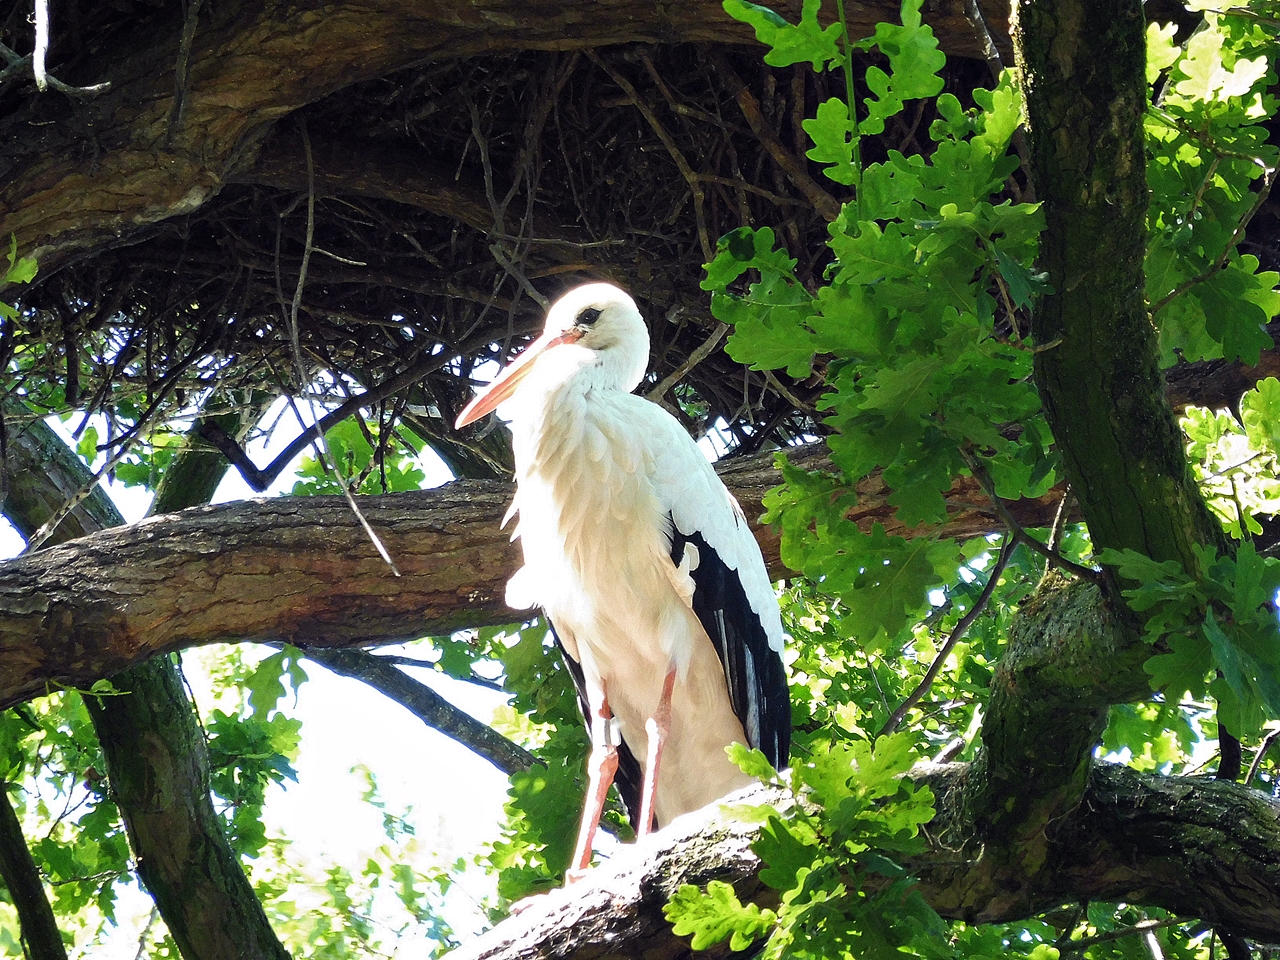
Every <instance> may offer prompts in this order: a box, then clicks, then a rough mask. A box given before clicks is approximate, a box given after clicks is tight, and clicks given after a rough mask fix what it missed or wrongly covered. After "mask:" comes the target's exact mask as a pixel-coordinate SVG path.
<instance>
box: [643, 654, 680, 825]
mask: <svg viewBox="0 0 1280 960" xmlns="http://www.w3.org/2000/svg"><path fill="white" fill-rule="evenodd" d="M675 686H676V665H675V664H674V663H673V664H672V665H671V668H670V669H669V670H668V671H667V679H666V680H665V681H664V682H663V684H662V696H661V697H660V698H659V699H658V709H657V710H655V711H654V714H653V716H652V717H650V718H649V719H648V720H646V721H645V724H644V729H645V732H646V733H647V734H648V735H649V761H648V763H646V764H645V767H644V789H643V791H642V792H641V797H642V800H641V803H640V830H639V835H640V836H642V837H643V836H644V835H645V834H647V833H651V832H653V817H654V811H653V803H654V798H655V796H656V795H657V792H658V765H659V764H660V763H661V762H662V746H663V744H665V743H666V742H667V737H668V735H669V734H670V733H671V692H672V691H673V690H674V689H675Z"/></svg>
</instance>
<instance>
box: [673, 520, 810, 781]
mask: <svg viewBox="0 0 1280 960" xmlns="http://www.w3.org/2000/svg"><path fill="white" fill-rule="evenodd" d="M688 543H691V544H693V545H694V547H696V548H697V551H698V565H697V567H695V568H694V569H693V571H692V572H691V573H690V576H692V577H693V583H694V591H693V612H694V613H695V614H696V615H697V617H698V620H699V621H700V622H701V623H702V627H703V629H704V630H706V631H707V636H709V637H710V638H711V642H712V643H713V644H715V648H716V653H718V654H719V655H720V664H721V666H723V667H724V675H725V680H726V681H727V682H728V685H729V702H730V703H731V704H732V705H733V712H734V713H735V714H736V715H737V717H738V719H739V720H740V721H742V729H743V730H744V731H745V732H746V735H747V745H748V746H751V747H755V748H757V749H758V750H760V752H761V753H763V754H764V755H765V758H766V759H768V761H769V762H770V763H771V764H773V766H774V768H775V769H778V770H781V769H782V768H783V767H785V766H787V758H788V756H789V752H790V749H791V700H790V697H789V695H788V693H787V675H786V672H785V671H784V670H783V668H782V658H781V657H780V656H779V655H778V653H777V652H776V651H774V650H772V649H770V648H769V637H768V636H767V635H766V634H765V632H764V627H762V626H761V625H760V619H759V618H758V617H757V616H756V615H755V612H754V611H753V610H752V609H751V604H750V603H748V602H747V595H746V593H745V592H744V591H743V589H742V581H741V580H739V579H738V574H737V571H735V570H730V569H729V567H728V566H726V565H725V563H724V561H723V560H721V559H720V556H719V554H717V553H716V552H715V550H713V549H712V548H711V547H710V546H709V545H708V544H707V541H706V540H704V539H703V538H702V535H701V534H699V533H691V534H688V535H686V534H683V533H681V532H680V531H679V530H676V529H675V524H674V520H673V523H672V539H671V560H672V562H673V563H675V564H676V565H677V566H679V564H680V562H681V561H682V560H683V559H684V552H685V544H688Z"/></svg>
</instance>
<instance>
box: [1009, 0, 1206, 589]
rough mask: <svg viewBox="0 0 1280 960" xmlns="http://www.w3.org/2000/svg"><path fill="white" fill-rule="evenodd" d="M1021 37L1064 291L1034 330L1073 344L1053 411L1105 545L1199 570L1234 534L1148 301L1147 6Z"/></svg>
mask: <svg viewBox="0 0 1280 960" xmlns="http://www.w3.org/2000/svg"><path fill="white" fill-rule="evenodd" d="M1100 24H1106V29H1105V30H1103V29H1099V25H1100ZM1018 25H1019V26H1018V31H1017V34H1016V37H1015V40H1016V42H1017V43H1018V45H1019V53H1020V58H1021V62H1022V63H1023V64H1024V66H1025V70H1026V77H1027V85H1026V96H1027V113H1028V123H1029V126H1030V128H1031V133H1032V136H1031V144H1032V152H1031V155H1032V176H1033V178H1034V180H1035V183H1036V193H1037V196H1038V197H1039V198H1040V200H1041V201H1043V203H1044V211H1045V220H1046V229H1045V232H1044V234H1043V236H1042V238H1041V243H1040V258H1039V266H1040V268H1041V269H1043V270H1044V271H1045V272H1046V273H1047V274H1048V277H1049V283H1050V284H1051V285H1052V288H1053V290H1054V293H1053V294H1052V295H1050V296H1046V297H1044V298H1043V299H1042V300H1041V302H1040V303H1039V305H1038V306H1037V308H1036V311H1035V317H1034V322H1033V328H1032V331H1033V335H1034V336H1035V339H1036V342H1038V343H1041V344H1049V343H1054V342H1055V341H1061V343H1060V344H1059V345H1058V346H1057V347H1055V348H1053V349H1048V350H1043V351H1041V352H1040V353H1037V354H1036V364H1035V376H1036V383H1037V385H1038V386H1039V387H1040V393H1041V396H1042V397H1043V399H1044V404H1045V411H1046V413H1047V415H1048V418H1049V422H1050V425H1051V426H1052V428H1053V431H1054V436H1055V438H1056V440H1057V444H1058V448H1059V450H1061V452H1062V457H1063V465H1064V468H1065V470H1066V474H1067V478H1068V479H1069V480H1070V481H1071V484H1072V489H1073V490H1074V491H1075V493H1076V496H1077V497H1078V498H1079V502H1080V509H1081V511H1082V513H1083V515H1084V517H1085V518H1086V520H1087V521H1088V524H1089V532H1090V536H1091V537H1092V538H1093V543H1094V544H1095V545H1096V546H1097V547H1098V548H1099V549H1103V548H1107V547H1111V548H1115V549H1117V550H1120V549H1124V548H1126V547H1127V548H1132V549H1134V550H1138V551H1140V552H1142V553H1145V554H1147V555H1148V556H1150V557H1153V558H1155V559H1157V560H1169V559H1172V560H1178V561H1180V562H1181V563H1182V564H1183V566H1184V567H1185V568H1186V569H1187V570H1194V569H1196V560H1195V557H1194V554H1193V553H1192V551H1191V544H1192V543H1195V542H1203V543H1219V542H1221V540H1222V531H1221V527H1220V525H1219V524H1218V522H1217V521H1216V520H1215V519H1214V518H1213V516H1212V515H1211V514H1210V513H1209V511H1208V508H1207V507H1206V506H1205V504H1204V500H1203V499H1202V498H1201V496H1200V493H1199V491H1198V490H1197V489H1196V486H1195V484H1194V483H1193V482H1192V480H1191V476H1190V469H1189V467H1188V465H1187V460H1186V454H1185V452H1184V450H1183V441H1182V435H1181V433H1180V432H1179V430H1178V427H1177V424H1176V423H1175V422H1174V418H1173V414H1172V412H1171V410H1170V407H1169V404H1168V403H1167V402H1166V400H1165V397H1164V382H1163V378H1162V377H1161V374H1160V370H1159V367H1158V349H1157V344H1156V331H1155V329H1154V327H1153V326H1152V324H1151V321H1150V319H1149V318H1148V316H1147V309H1146V304H1145V303H1144V299H1143V292H1144V289H1145V288H1144V284H1143V259H1144V254H1145V251H1146V229H1147V225H1146V212H1147V179H1146V158H1145V155H1144V152H1143V133H1142V116H1143V113H1144V111H1145V108H1146V99H1147V83H1146V77H1145V73H1144V70H1145V63H1146V57H1145V43H1146V41H1145V34H1144V28H1145V21H1144V19H1143V13H1142V6H1141V4H1138V3H1123V4H1115V3H1110V2H1103V0H1097V2H1057V3H1046V2H1025V0H1024V2H1023V3H1021V4H1020V5H1019V8H1018Z"/></svg>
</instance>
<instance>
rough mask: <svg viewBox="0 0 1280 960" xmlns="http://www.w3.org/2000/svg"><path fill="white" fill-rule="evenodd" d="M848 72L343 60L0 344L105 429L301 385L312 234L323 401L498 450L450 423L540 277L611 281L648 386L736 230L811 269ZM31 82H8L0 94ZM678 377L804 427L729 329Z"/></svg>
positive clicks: (791, 431) (677, 344) (874, 146)
mask: <svg viewBox="0 0 1280 960" xmlns="http://www.w3.org/2000/svg"><path fill="white" fill-rule="evenodd" d="M23 12H24V11H23V10H20V9H17V8H15V9H14V10H12V11H11V12H10V14H9V16H8V19H7V21H6V22H5V23H4V30H3V40H4V43H5V44H6V45H7V46H9V47H10V48H12V49H13V50H15V51H17V52H18V53H26V52H28V50H29V49H30V43H31V40H30V27H29V25H27V23H26V22H25V19H24V17H23V16H21V14H22V13H23ZM172 15H173V14H172V12H171V11H168V10H165V9H164V7H161V6H158V5H155V4H150V3H145V2H143V3H137V4H127V3H124V2H123V0H119V2H116V3H113V4H100V5H87V4H80V5H79V6H78V8H77V9H75V10H73V11H71V12H70V13H69V14H68V15H67V18H66V19H67V21H69V22H73V23H74V24H75V29H74V30H68V31H63V32H62V33H60V34H58V35H57V36H56V38H55V39H56V40H57V41H58V42H57V43H56V44H55V47H54V48H53V50H52V51H51V57H50V63H51V65H53V67H54V68H55V71H56V72H58V73H59V74H60V75H65V76H73V75H74V74H75V71H76V68H77V64H78V63H79V62H80V60H81V59H82V58H83V57H85V56H87V55H88V53H87V51H88V47H86V46H85V43H84V41H83V39H82V38H84V37H89V36H95V37H98V38H99V39H98V40H95V42H94V44H93V46H94V47H95V48H96V47H98V45H99V44H103V43H110V42H113V41H112V37H113V36H114V37H117V38H118V39H120V40H123V38H125V37H126V36H129V37H137V36H138V35H139V31H140V30H141V29H142V28H141V27H140V26H139V24H140V23H142V24H143V25H144V26H145V24H146V19H145V18H146V17H148V16H150V17H153V18H155V19H156V21H157V22H160V21H162V20H164V19H165V18H166V17H169V16H172ZM102 38H105V39H102ZM24 45H25V46H24ZM168 69H171V67H170V66H169V65H157V70H168ZM947 70H948V73H947V81H948V88H949V89H950V90H952V91H953V92H955V93H956V94H957V95H958V96H960V97H961V99H962V101H966V102H967V101H968V91H969V90H970V89H971V88H972V87H973V86H974V85H976V84H978V83H984V84H985V83H989V80H990V77H989V74H988V68H987V65H985V64H982V63H980V62H976V61H971V60H962V59H953V60H952V61H951V63H950V65H949V66H948V68H947ZM837 86H839V87H840V89H837ZM842 87H843V84H842V81H841V79H840V78H839V77H837V76H832V75H817V76H815V75H814V74H813V73H812V72H811V71H809V70H808V69H807V68H806V67H803V66H802V67H798V68H794V69H783V70H776V69H772V68H768V67H765V66H764V65H763V64H762V63H761V61H760V56H759V52H758V51H757V50H754V49H752V50H746V49H741V48H727V47H710V46H692V45H672V46H625V47H612V48H603V49H600V50H598V51H587V52H568V53H562V52H542V53H524V54H520V55H517V56H502V57H496V56H495V57H481V58H472V59H466V60H461V61H457V62H451V63H447V64H427V65H424V66H421V67H419V68H415V69H411V70H404V71H400V72H397V73H394V74H391V75H388V76H385V77H381V78H378V79H375V80H372V81H368V82H364V83H359V84H353V85H351V86H349V87H346V88H345V89H342V90H341V91H339V92H337V93H335V94H332V95H330V96H328V97H326V98H324V99H321V100H318V101H316V102H314V103H312V104H310V105H309V106H307V107H305V108H303V109H301V110H298V111H296V112H294V113H293V114H291V115H289V116H286V117H283V118H281V119H280V120H279V121H278V122H277V123H276V124H275V126H274V129H273V130H272V131H271V132H270V134H269V136H268V137H267V138H266V139H265V141H264V142H262V143H261V144H255V145H254V147H255V150H254V152H253V155H252V156H249V157H247V158H246V161H245V163H244V164H243V165H242V168H241V169H240V170H239V172H238V174H237V175H236V176H235V177H234V178H233V181H234V182H231V183H228V184H227V185H225V186H224V187H223V188H222V189H221V191H220V192H218V193H217V194H216V196H214V197H213V199H211V200H209V201H207V202H205V203H203V204H202V205H200V206H199V207H198V208H197V209H196V210H195V211H194V212H193V213H190V214H188V215H186V216H181V217H173V218H170V219H167V220H163V221H161V222H160V223H158V224H156V225H153V226H150V227H147V228H145V229H144V230H143V231H142V232H141V233H139V234H137V235H134V236H130V237H128V238H127V245H125V244H121V245H116V246H112V247H110V248H106V249H95V250H93V251H91V252H90V253H88V254H85V255H81V256H80V257H79V258H78V259H75V260H73V261H71V262H68V263H66V264H65V265H63V266H61V267H60V268H57V269H56V270H55V271H53V272H50V273H46V274H43V275H41V276H40V277H38V278H37V282H36V283H35V284H34V285H33V286H32V287H31V288H29V289H26V290H23V291H22V293H21V300H20V306H21V308H22V310H23V314H22V318H21V322H20V323H19V324H17V325H15V326H14V327H11V328H8V329H10V331H11V333H12V334H13V335H11V336H10V337H7V338H5V340H6V342H4V343H3V345H0V352H3V354H4V357H3V359H4V360H5V362H6V363H8V362H10V360H11V358H12V357H13V356H14V355H15V354H14V352H13V351H17V353H18V355H19V356H20V357H26V358H27V360H26V363H27V370H28V376H27V377H26V378H25V380H24V382H23V383H21V384H18V385H16V386H19V387H21V388H22V389H24V390H25V391H26V392H27V394H28V399H32V400H35V401H37V402H38V403H40V404H42V405H43V406H45V407H48V408H50V409H55V410H62V409H70V408H77V409H81V410H88V411H90V412H104V413H106V414H107V415H108V418H109V419H110V420H111V422H112V423H113V424H115V426H113V431H112V432H113V436H112V437H110V438H108V444H111V445H118V444H119V443H121V442H122V441H123V442H128V441H130V440H131V439H132V438H133V437H134V436H135V433H136V434H145V432H146V431H147V430H148V429H149V428H150V427H151V426H152V425H154V424H156V423H158V422H161V421H162V420H164V419H166V418H167V417H169V416H170V415H172V414H174V413H175V412H177V411H180V410H182V409H184V408H186V409H189V404H190V403H191V402H192V400H193V398H194V399H198V398H199V397H201V396H203V395H204V393H205V392H206V391H208V390H209V389H210V388H215V387H216V388H217V389H218V390H219V391H221V393H222V394H223V395H224V396H229V397H236V398H239V400H240V402H247V401H248V399H249V398H250V397H251V396H255V395H256V396H259V397H260V396H261V395H262V394H263V393H268V394H271V395H275V394H279V393H281V392H287V393H294V394H296V393H297V392H298V391H299V387H300V384H299V382H298V381H299V379H300V377H299V374H298V365H297V363H296V362H295V357H294V355H293V350H292V347H291V336H290V315H291V312H292V306H293V301H294V299H295V295H296V293H297V291H298V288H299V282H298V281H299V272H300V268H301V265H302V263H303V260H304V251H305V250H306V249H307V236H308V233H309V231H310V233H311V235H312V240H311V250H310V256H309V258H308V262H307V269H306V273H305V278H304V283H303V285H302V289H301V297H300V300H299V302H298V310H297V335H298V340H299V346H300V349H301V354H302V358H303V364H304V366H305V367H306V377H307V378H311V379H312V381H313V383H314V382H317V381H316V380H315V378H316V377H317V376H318V375H320V374H328V376H327V377H323V376H322V377H319V380H318V382H319V383H321V384H324V385H325V386H322V387H321V390H322V392H325V393H327V394H328V396H327V397H326V398H325V399H327V400H330V401H337V402H341V401H343V400H346V399H347V398H348V397H349V395H351V394H353V393H359V392H360V391H361V390H362V389H367V390H373V391H374V394H373V397H374V398H375V399H376V402H373V401H371V402H370V403H369V404H368V409H371V410H376V411H377V412H378V413H379V414H380V415H383V416H387V417H391V416H399V417H401V418H407V420H406V422H407V423H408V424H409V425H410V427H411V428H412V429H413V430H415V432H417V433H419V434H420V435H422V436H423V438H424V439H427V440H428V441H429V442H430V443H431V444H432V445H433V446H435V447H436V449H437V450H439V451H440V452H441V453H442V454H443V455H445V457H446V459H447V460H449V461H450V462H451V463H452V464H453V465H454V466H455V468H456V469H457V470H459V472H462V473H472V474H473V475H474V474H475V473H476V472H479V473H488V472H492V471H493V470H494V469H499V470H500V469H501V467H502V463H503V457H502V455H501V453H500V451H498V452H495V451H496V450H497V448H496V447H495V446H494V445H493V444H489V445H487V446H486V445H485V444H484V443H483V442H481V441H479V440H478V439H477V436H476V434H475V433H474V432H472V431H468V432H466V433H465V434H464V435H461V436H460V435H457V434H455V432H454V431H453V428H452V420H453V416H454V414H455V412H456V411H457V409H458V408H460V406H461V405H462V404H463V403H464V402H465V400H466V398H467V397H468V396H469V395H470V392H471V388H472V385H473V384H474V382H476V378H473V374H474V373H475V372H476V368H477V366H479V365H482V364H485V363H486V362H488V361H493V360H497V361H505V359H507V358H508V357H509V356H510V355H511V353H512V352H513V351H514V350H516V349H518V348H519V347H520V346H521V344H522V343H524V342H525V341H526V340H527V339H528V338H529V336H530V335H531V334H532V333H533V332H534V331H536V330H537V329H538V328H539V327H540V325H541V319H542V307H541V305H540V304H539V303H538V302H536V300H535V296H541V297H543V298H547V299H554V297H555V296H556V295H558V294H559V293H560V292H562V291H563V290H564V289H566V288H567V287H569V286H571V285H574V284H576V283H579V282H582V281H585V280H591V279H608V280H612V281H614V282H616V283H618V284H620V285H622V286H624V287H626V288H627V289H628V290H629V291H630V292H631V293H632V294H633V295H634V296H635V297H636V299H637V300H638V301H639V303H640V305H641V309H642V311H643V312H644V314H645V316H646V318H647V320H648V322H649V324H650V329H651V334H652V340H653V357H652V362H651V366H650V378H651V382H657V381H660V380H663V379H664V378H667V377H669V376H670V375H671V374H673V373H674V372H679V371H682V370H684V368H685V367H686V366H687V362H688V360H689V358H690V355H691V354H693V353H694V352H695V351H696V350H697V348H698V347H699V346H700V345H702V344H703V343H704V342H705V341H707V340H708V338H709V337H712V336H713V335H714V334H715V333H716V332H718V330H717V328H718V324H717V322H716V321H715V320H714V318H712V317H711V315H710V313H709V309H708V296H707V295H706V294H705V293H704V292H703V291H701V290H700V288H699V281H700V280H701V278H702V264H703V263H704V262H705V261H706V260H707V259H708V258H709V257H710V256H711V255H712V254H713V253H714V247H715V243H716V238H718V237H720V236H721V235H723V234H724V233H726V232H727V231H729V230H732V229H734V228H736V227H738V226H742V225H752V226H758V225H771V226H773V227H774V228H775V229H776V230H777V232H778V236H779V238H780V240H781V241H782V242H783V243H785V244H786V246H787V248H788V249H789V251H790V252H791V254H792V255H793V256H795V257H796V258H797V260H798V264H797V268H796V269H797V275H798V276H799V277H800V279H801V280H802V281H803V282H804V283H806V284H807V285H809V286H810V287H811V288H814V287H816V285H817V284H818V283H819V282H820V280H821V276H822V271H823V268H824V267H825V266H826V263H827V259H826V248H825V245H824V241H825V239H826V235H827V221H828V220H829V219H830V218H831V217H832V216H834V214H835V212H836V211H837V210H838V205H839V203H840V202H841V201H842V200H843V199H845V194H844V193H843V191H844V188H842V187H839V186H837V185H836V184H833V183H831V182H830V181H827V180H825V179H824V178H823V177H822V175H821V172H820V170H819V169H818V168H817V166H816V165H814V164H812V163H810V162H809V161H807V160H806V159H805V158H804V152H805V149H806V147H807V146H808V140H807V136H806V135H805V134H804V132H803V130H802V129H801V127H800V122H801V120H802V119H803V118H804V117H806V116H811V115H812V113H813V111H814V109H815V108H816V105H817V104H818V103H819V102H821V101H823V100H825V99H826V98H828V97H830V96H836V95H841V94H842V93H843V89H842ZM33 96H35V93H34V89H33V85H32V84H31V83H30V82H22V81H21V80H20V79H14V78H11V79H10V80H9V82H7V83H6V84H5V85H4V87H3V88H0V117H4V116H10V117H11V118H14V117H17V116H19V115H21V114H22V113H23V112H24V111H26V110H27V109H28V104H29V101H30V99H31V98H32V97H33ZM45 96H49V94H45ZM931 119H932V116H931V115H930V113H929V112H928V108H927V107H926V106H925V105H922V104H918V105H914V106H911V107H909V109H908V110H907V111H906V112H905V113H904V114H903V115H901V116H899V117H898V118H896V119H895V121H894V122H893V123H892V124H891V125H890V127H889V129H888V130H887V131H886V132H885V134H884V135H883V136H882V137H880V138H878V140H877V141H876V142H874V143H871V144H868V145H867V146H866V153H865V154H864V159H866V160H868V161H874V160H876V159H880V158H882V157H883V156H884V155H885V154H886V152H887V151H888V150H890V149H896V150H902V151H903V152H905V153H912V152H922V151H923V152H927V151H928V149H929V147H930V143H929V138H928V136H927V130H928V124H929V122H930V120H931ZM85 162H86V164H88V165H90V166H91V165H92V163H93V158H92V157H86V158H85ZM1013 188H1014V189H1015V190H1016V189H1017V186H1016V184H1015V185H1014V187H1013ZM406 372H407V373H408V375H405V374H406ZM489 375H490V369H489V368H487V367H486V368H485V369H484V370H483V371H481V373H480V374H479V377H478V379H481V380H483V379H487V377H488V376H489ZM393 378H397V379H396V380H395V382H393ZM679 379H680V383H681V384H683V385H682V386H678V387H676V389H675V390H674V391H664V396H665V400H666V402H667V404H668V405H669V407H671V408H672V409H676V410H677V411H678V413H679V414H680V415H681V416H682V417H683V418H684V420H685V422H686V423H687V425H688V426H689V428H690V430H691V432H693V433H695V434H698V433H700V432H703V431H705V430H706V429H708V428H709V427H711V426H713V425H719V428H720V430H721V432H722V436H723V438H724V439H725V441H726V444H727V446H728V447H729V449H730V450H732V451H740V452H744V453H747V452H753V451H756V450H758V449H760V448H761V447H762V446H764V445H767V444H785V443H788V442H790V441H792V440H794V439H795V438H796V437H798V436H802V435H806V434H813V433H815V432H821V425H820V423H819V422H818V421H817V418H815V415H814V411H813V404H814V401H815V399H816V397H817V392H818V385H817V381H816V380H814V381H812V382H810V381H805V382H794V381H792V380H790V379H788V378H786V377H785V376H781V375H774V374H768V375H766V374H763V373H760V372H756V371H751V370H749V369H747V368H746V367H744V366H743V365H741V364H739V363H736V362H735V361H734V360H733V359H732V358H731V357H730V356H729V355H728V354H727V353H725V352H724V350H723V342H719V343H717V345H716V348H715V349H714V350H712V351H711V352H710V353H709V355H707V356H706V357H705V358H703V359H701V360H700V362H698V363H697V364H696V365H694V366H693V367H692V368H691V369H687V370H684V372H683V373H682V374H681V376H680V378H679ZM403 381H408V382H403ZM380 385H381V387H380ZM113 449H114V448H113Z"/></svg>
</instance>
